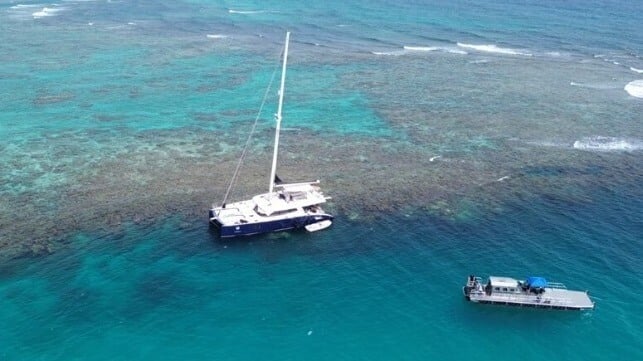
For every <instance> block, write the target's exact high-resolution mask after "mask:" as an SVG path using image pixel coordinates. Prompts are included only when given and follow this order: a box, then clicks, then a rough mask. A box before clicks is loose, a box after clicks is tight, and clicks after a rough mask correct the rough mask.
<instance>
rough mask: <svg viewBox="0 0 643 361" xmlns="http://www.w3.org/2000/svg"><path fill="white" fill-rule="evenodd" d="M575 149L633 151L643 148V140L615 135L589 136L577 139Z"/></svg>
mask: <svg viewBox="0 0 643 361" xmlns="http://www.w3.org/2000/svg"><path fill="white" fill-rule="evenodd" d="M573 147H574V149H581V150H593V151H601V152H609V151H633V150H640V149H643V142H641V141H639V140H627V139H623V138H615V137H602V136H596V137H587V138H583V139H581V140H577V141H575V142H574V145H573Z"/></svg>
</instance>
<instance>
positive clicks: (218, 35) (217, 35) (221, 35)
mask: <svg viewBox="0 0 643 361" xmlns="http://www.w3.org/2000/svg"><path fill="white" fill-rule="evenodd" d="M206 37H207V38H208V39H225V38H227V37H228V36H227V35H223V34H207V35H206Z"/></svg>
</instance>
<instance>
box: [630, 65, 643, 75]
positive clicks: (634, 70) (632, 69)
mask: <svg viewBox="0 0 643 361" xmlns="http://www.w3.org/2000/svg"><path fill="white" fill-rule="evenodd" d="M630 70H631V71H633V72H635V73H639V74H641V73H643V69H637V68H635V67H633V66H631V67H630Z"/></svg>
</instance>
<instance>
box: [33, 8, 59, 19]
mask: <svg viewBox="0 0 643 361" xmlns="http://www.w3.org/2000/svg"><path fill="white" fill-rule="evenodd" d="M60 10H62V9H61V8H48V7H44V8H42V10H40V11H36V12H34V13H32V14H31V15H32V16H33V18H34V19H40V18H44V17H48V16H56V15H57V14H56V13H57V12H59V11H60Z"/></svg>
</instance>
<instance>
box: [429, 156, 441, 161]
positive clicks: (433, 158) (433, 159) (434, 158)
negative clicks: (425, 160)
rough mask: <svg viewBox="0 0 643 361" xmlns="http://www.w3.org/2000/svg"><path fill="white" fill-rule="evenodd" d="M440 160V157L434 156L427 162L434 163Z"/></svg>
mask: <svg viewBox="0 0 643 361" xmlns="http://www.w3.org/2000/svg"><path fill="white" fill-rule="evenodd" d="M440 158H442V156H439V155H436V156H435V157H431V158H429V162H433V161H435V160H436V159H440Z"/></svg>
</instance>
